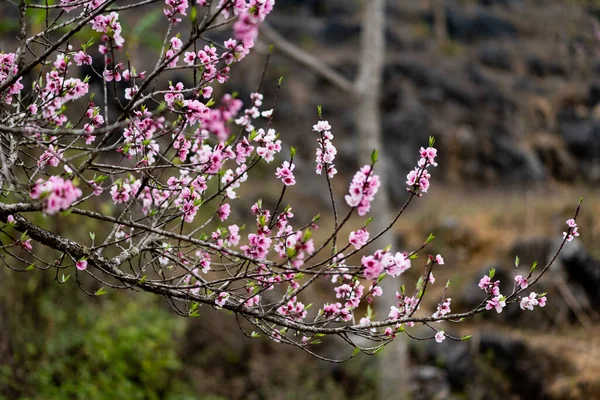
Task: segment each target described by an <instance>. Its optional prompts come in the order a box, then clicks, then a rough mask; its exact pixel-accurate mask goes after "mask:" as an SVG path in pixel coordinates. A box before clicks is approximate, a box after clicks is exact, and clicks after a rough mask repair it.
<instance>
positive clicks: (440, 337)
mask: <svg viewBox="0 0 600 400" xmlns="http://www.w3.org/2000/svg"><path fill="white" fill-rule="evenodd" d="M444 340H446V335H445V333H444V331H438V332H437V333H436V334H435V341H436V342H438V343H442V342H443V341H444Z"/></svg>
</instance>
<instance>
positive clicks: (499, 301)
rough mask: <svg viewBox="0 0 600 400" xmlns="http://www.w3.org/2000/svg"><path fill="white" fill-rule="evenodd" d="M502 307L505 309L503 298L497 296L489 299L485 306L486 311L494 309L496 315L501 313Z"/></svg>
mask: <svg viewBox="0 0 600 400" xmlns="http://www.w3.org/2000/svg"><path fill="white" fill-rule="evenodd" d="M504 307H506V301H504V296H502V295H498V296H495V297H493V298H491V299H490V300H488V301H487V302H486V304H485V309H486V310H491V309H492V308H494V309H496V312H497V313H498V314H500V313H501V312H502V309H503V308H504Z"/></svg>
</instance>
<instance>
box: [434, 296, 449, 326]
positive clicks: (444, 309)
mask: <svg viewBox="0 0 600 400" xmlns="http://www.w3.org/2000/svg"><path fill="white" fill-rule="evenodd" d="M451 300H452V299H451V298H449V297H448V298H446V299H444V301H442V302H441V303H440V304H438V307H437V311H436V312H435V313H433V318H440V317H443V316H444V315H446V314H449V313H450V301H451ZM438 322H440V321H438Z"/></svg>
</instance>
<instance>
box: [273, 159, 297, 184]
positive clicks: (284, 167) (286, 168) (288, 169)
mask: <svg viewBox="0 0 600 400" xmlns="http://www.w3.org/2000/svg"><path fill="white" fill-rule="evenodd" d="M295 167H296V166H295V165H294V164H293V163H291V164H290V163H289V162H287V161H284V162H283V164H281V167H278V168H277V172H275V176H276V177H277V178H278V179H281V182H283V184H284V185H285V186H292V185H295V184H296V178H295V177H294V173H293V172H292V171H293V170H294V168H295Z"/></svg>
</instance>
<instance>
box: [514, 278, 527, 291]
mask: <svg viewBox="0 0 600 400" xmlns="http://www.w3.org/2000/svg"><path fill="white" fill-rule="evenodd" d="M515 282H517V285H519V286H520V287H521V289H527V286H529V284H528V283H527V278H523V275H517V276H515Z"/></svg>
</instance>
